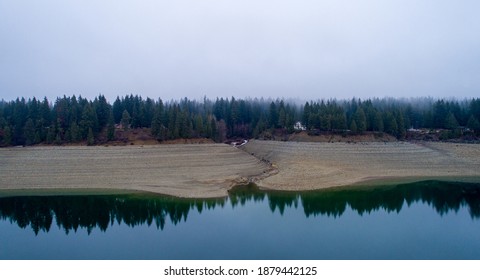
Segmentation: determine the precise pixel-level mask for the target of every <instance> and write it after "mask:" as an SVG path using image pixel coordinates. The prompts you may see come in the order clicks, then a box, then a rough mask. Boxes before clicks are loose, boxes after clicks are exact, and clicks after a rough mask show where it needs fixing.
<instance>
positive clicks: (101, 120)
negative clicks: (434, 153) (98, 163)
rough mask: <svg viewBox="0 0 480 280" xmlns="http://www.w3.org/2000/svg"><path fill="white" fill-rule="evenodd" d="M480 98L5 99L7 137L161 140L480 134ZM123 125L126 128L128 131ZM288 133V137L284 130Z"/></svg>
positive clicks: (0, 137)
mask: <svg viewBox="0 0 480 280" xmlns="http://www.w3.org/2000/svg"><path fill="white" fill-rule="evenodd" d="M479 120H480V99H478V98H477V99H464V100H444V99H432V98H415V99H392V98H383V99H378V98H377V99H366V100H361V99H355V98H353V99H349V100H334V99H331V100H316V101H308V102H305V103H303V104H298V103H295V102H291V101H286V100H283V99H275V100H271V99H257V98H255V99H236V98H235V97H231V98H227V99H224V98H217V99H215V100H210V99H208V98H204V99H203V100H202V101H197V100H190V99H188V98H184V99H180V100H177V101H174V100H173V101H163V100H162V99H160V98H159V99H157V100H153V99H151V98H146V99H145V98H142V97H141V96H138V95H136V96H133V95H126V96H124V97H118V96H117V98H116V99H115V101H114V102H113V103H109V102H108V101H107V99H106V98H105V96H103V95H99V96H98V97H96V98H95V99H94V100H88V99H86V98H83V97H80V96H79V97H76V96H72V97H67V96H63V97H62V98H57V99H56V100H55V101H54V102H51V101H49V100H48V99H47V98H46V97H45V98H44V99H36V98H32V99H28V100H26V99H25V98H17V99H16V100H14V101H4V100H2V101H0V145H1V146H12V145H34V144H41V143H43V144H57V145H59V144H64V143H86V144H88V145H94V144H102V143H107V142H109V141H122V139H121V138H122V137H124V136H122V135H124V134H125V133H128V131H131V130H135V129H140V128H146V129H148V133H149V134H150V136H151V137H153V139H156V140H157V141H158V142H162V141H165V140H174V139H190V138H208V139H210V140H212V141H215V142H225V141H226V140H228V139H236V138H244V139H248V138H260V139H275V136H280V137H282V136H283V137H284V136H287V135H289V134H292V133H298V132H301V131H306V132H308V133H309V135H313V136H314V135H319V134H321V133H333V134H341V135H343V136H344V137H347V136H349V135H362V134H364V133H376V134H378V135H380V134H384V133H386V134H389V135H392V136H394V137H396V138H397V139H400V140H403V139H405V138H407V136H408V135H407V132H408V131H417V130H418V131H421V130H420V129H424V130H425V129H426V130H431V131H433V132H434V133H436V134H438V135H437V136H438V137H439V139H437V140H448V139H454V138H462V139H463V140H476V139H477V137H478V136H479V134H480V122H479ZM120 132H122V133H123V134H122V135H120ZM284 139H285V138H284Z"/></svg>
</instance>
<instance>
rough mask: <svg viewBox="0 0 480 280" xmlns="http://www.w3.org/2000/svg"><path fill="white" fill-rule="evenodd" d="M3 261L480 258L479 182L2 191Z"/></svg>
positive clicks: (0, 229) (0, 253) (0, 255)
mask: <svg viewBox="0 0 480 280" xmlns="http://www.w3.org/2000/svg"><path fill="white" fill-rule="evenodd" d="M0 259H480V184H461V183H445V182H437V181H428V182H422V183H415V184H404V185H398V186H390V187H383V188H370V189H351V190H346V189H344V190H334V191H316V192H306V193H300V194H298V193H297V194H293V193H281V192H263V191H259V190H258V189H256V188H255V187H254V186H247V187H242V188H237V189H235V190H233V191H232V192H231V194H230V196H229V197H228V198H225V199H214V200H199V199H197V200H187V199H175V198H171V197H163V196H153V195H146V194H119V195H88V196H87V195H75V196H16V197H2V198H0Z"/></svg>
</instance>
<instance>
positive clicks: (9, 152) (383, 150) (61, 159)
mask: <svg viewBox="0 0 480 280" xmlns="http://www.w3.org/2000/svg"><path fill="white" fill-rule="evenodd" d="M477 170H480V145H472V144H453V143H427V142H421V143H407V142H394V143H371V142H369V143H359V144H351V143H304V142H277V141H258V140H253V141H250V142H249V143H247V144H246V145H243V146H242V147H241V148H240V149H238V148H234V147H231V146H228V145H224V144H199V145H196V144H188V145H168V146H167V145H166V146H162V145H156V146H145V147H141V146H126V147H98V146H97V147H85V146H77V147H33V148H10V149H0V196H2V195H12V194H14V193H29V192H35V193H37V194H38V193H39V192H43V193H44V194H45V195H47V194H55V193H59V192H60V193H62V194H65V193H73V194H75V193H82V194H85V193H88V192H91V193H98V192H102V191H105V192H137V191H139V192H149V193H156V194H164V195H169V196H175V197H184V198H216V197H225V196H227V195H228V191H229V190H230V189H231V188H232V187H234V186H236V185H239V184H246V183H252V182H253V183H256V184H257V185H258V186H259V187H260V188H262V189H268V190H279V191H308V190H316V189H326V188H333V187H358V186H379V185H391V184H399V183H405V182H417V181H423V180H432V179H435V180H443V181H466V182H480V174H479V172H478V171H477ZM8 193H9V194H8Z"/></svg>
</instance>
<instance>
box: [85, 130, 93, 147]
mask: <svg viewBox="0 0 480 280" xmlns="http://www.w3.org/2000/svg"><path fill="white" fill-rule="evenodd" d="M93 144H95V138H94V137H93V130H92V128H91V127H90V128H89V129H88V136H87V145H88V146H92V145H93Z"/></svg>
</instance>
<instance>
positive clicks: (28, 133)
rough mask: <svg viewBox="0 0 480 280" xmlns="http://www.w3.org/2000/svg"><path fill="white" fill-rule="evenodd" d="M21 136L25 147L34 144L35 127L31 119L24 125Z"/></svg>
mask: <svg viewBox="0 0 480 280" xmlns="http://www.w3.org/2000/svg"><path fill="white" fill-rule="evenodd" d="M23 134H24V137H25V144H26V145H27V146H29V145H33V144H35V125H34V124H33V121H32V119H30V118H29V119H28V120H27V122H26V123H25V127H24V129H23Z"/></svg>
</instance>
